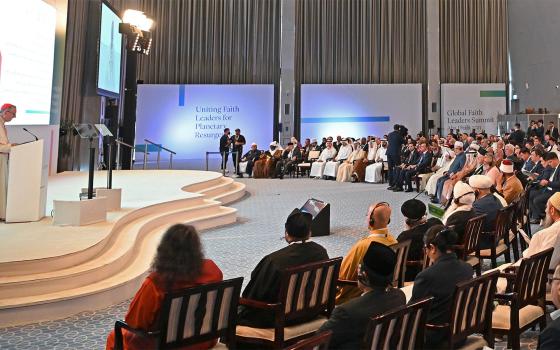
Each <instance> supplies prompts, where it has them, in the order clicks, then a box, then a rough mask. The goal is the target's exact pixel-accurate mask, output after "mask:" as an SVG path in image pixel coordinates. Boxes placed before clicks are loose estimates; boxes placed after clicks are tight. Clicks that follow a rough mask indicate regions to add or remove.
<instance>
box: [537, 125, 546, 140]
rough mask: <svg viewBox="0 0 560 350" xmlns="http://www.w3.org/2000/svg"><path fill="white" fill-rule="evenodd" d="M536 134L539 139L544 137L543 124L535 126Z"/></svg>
mask: <svg viewBox="0 0 560 350" xmlns="http://www.w3.org/2000/svg"><path fill="white" fill-rule="evenodd" d="M536 135H537V136H538V137H539V139H541V141H542V140H543V139H544V126H538V127H537V133H536Z"/></svg>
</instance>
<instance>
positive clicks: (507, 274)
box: [498, 272, 517, 281]
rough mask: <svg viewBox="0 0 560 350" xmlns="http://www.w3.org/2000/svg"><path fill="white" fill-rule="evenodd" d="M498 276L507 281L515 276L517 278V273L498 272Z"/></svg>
mask: <svg viewBox="0 0 560 350" xmlns="http://www.w3.org/2000/svg"><path fill="white" fill-rule="evenodd" d="M498 277H502V278H506V279H507V280H508V281H509V280H514V279H515V278H517V275H516V274H515V273H506V272H500V273H499V274H498Z"/></svg>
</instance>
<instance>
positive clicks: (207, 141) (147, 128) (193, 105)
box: [135, 84, 274, 170]
mask: <svg viewBox="0 0 560 350" xmlns="http://www.w3.org/2000/svg"><path fill="white" fill-rule="evenodd" d="M137 96H138V100H137V104H136V142H135V143H136V145H141V144H143V143H144V139H149V140H151V141H154V142H156V143H158V144H163V145H164V146H165V147H167V148H170V149H171V150H173V151H175V152H177V156H176V159H177V160H178V162H177V163H176V164H174V168H188V169H203V168H205V155H206V152H218V150H219V141H220V137H221V136H222V135H223V130H224V129H225V128H230V129H231V134H232V135H233V133H234V129H236V128H239V129H241V134H242V135H244V136H245V139H246V141H247V145H246V146H245V147H244V152H246V151H247V150H248V149H249V146H250V144H251V143H253V142H255V143H257V145H258V147H259V149H267V148H268V145H269V143H270V142H271V141H272V139H273V136H274V135H273V126H274V85H273V84H262V85H261V84H246V85H177V84H143V85H138V95H137ZM142 156H143V154H140V153H138V152H137V153H136V160H135V164H138V163H141V162H142V158H141V157H142ZM165 157H167V155H166V154H164V155H163V156H162V159H163V158H165ZM151 159H152V160H153V157H151ZM219 164H220V162H219V155H211V157H210V169H211V170H216V169H217V168H218V167H219ZM175 165H176V166H175ZM151 166H152V167H153V164H152V165H151ZM230 166H231V161H230Z"/></svg>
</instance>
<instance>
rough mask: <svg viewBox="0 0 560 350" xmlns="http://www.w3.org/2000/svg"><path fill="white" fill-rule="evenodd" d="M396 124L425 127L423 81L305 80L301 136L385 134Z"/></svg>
mask: <svg viewBox="0 0 560 350" xmlns="http://www.w3.org/2000/svg"><path fill="white" fill-rule="evenodd" d="M394 124H401V125H405V126H406V127H407V128H408V130H409V132H410V133H411V134H412V133H414V134H415V133H417V132H419V131H421V130H422V85H421V84H304V85H302V86H301V129H300V130H301V138H302V139H304V138H321V137H325V136H333V137H334V136H338V135H340V136H343V137H360V136H367V135H374V136H379V137H383V135H385V134H387V133H389V132H391V131H392V130H393V125H394Z"/></svg>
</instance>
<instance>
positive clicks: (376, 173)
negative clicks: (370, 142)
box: [364, 141, 387, 183]
mask: <svg viewBox="0 0 560 350" xmlns="http://www.w3.org/2000/svg"><path fill="white" fill-rule="evenodd" d="M386 152H387V142H386V141H383V142H382V143H381V147H379V148H378V149H377V153H376V154H375V158H374V160H375V163H373V164H370V165H368V166H367V167H366V177H365V180H364V181H365V182H372V183H377V182H381V180H382V176H381V169H382V168H383V162H384V161H387V156H386V155H385V153H386Z"/></svg>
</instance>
